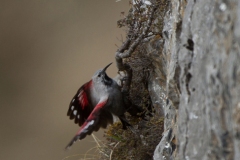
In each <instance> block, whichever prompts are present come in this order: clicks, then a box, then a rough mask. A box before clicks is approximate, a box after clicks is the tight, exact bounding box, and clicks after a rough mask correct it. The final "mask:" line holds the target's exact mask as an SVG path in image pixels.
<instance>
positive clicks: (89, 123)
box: [83, 120, 94, 132]
mask: <svg viewBox="0 0 240 160" xmlns="http://www.w3.org/2000/svg"><path fill="white" fill-rule="evenodd" d="M93 123H94V120H91V121H90V122H88V124H87V125H86V126H85V127H84V128H83V132H87V131H88V130H85V129H87V128H88V127H89V126H90V125H93Z"/></svg>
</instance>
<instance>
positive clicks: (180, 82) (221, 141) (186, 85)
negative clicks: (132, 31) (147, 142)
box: [149, 0, 240, 160]
mask: <svg viewBox="0 0 240 160" xmlns="http://www.w3.org/2000/svg"><path fill="white" fill-rule="evenodd" d="M163 35H164V41H165V42H164V43H165V44H164V48H163V53H162V54H163V57H164V59H165V62H166V63H165V65H163V66H162V67H163V68H165V71H166V72H165V76H166V83H165V84H164V85H163V86H164V87H162V88H164V90H165V92H164V93H165V94H166V96H165V97H166V103H162V106H163V110H164V116H165V125H164V127H165V130H166V132H167V133H168V132H169V130H172V133H171V136H170V138H169V135H167V134H166V132H165V133H164V135H163V138H162V140H161V142H160V143H159V145H158V146H157V147H156V150H155V153H154V159H155V160H157V159H180V160H184V159H186V160H194V159H201V160H202V159H204V160H210V159H211V160H212V159H216V160H218V159H220V160H221V159H229V160H230V159H235V160H239V159H240V1H237V0H231V1H230V0H225V1H222V0H218V1H217V0H213V1H209V0H202V1H195V0H188V1H187V2H186V1H184V0H171V1H170V4H169V10H168V12H167V13H166V17H165V26H164V30H163ZM153 86H154V85H153ZM150 87H151V85H150ZM149 90H151V88H150V89H149ZM165 135H166V136H165ZM167 137H168V138H169V139H168V141H169V142H168V143H169V144H170V145H171V154H170V156H168V157H166V156H164V155H163V153H164V148H166V138H167ZM174 137H175V138H174ZM174 139H176V140H175V141H174V142H171V141H173V140H174ZM173 145H176V147H173ZM168 154H169V153H168Z"/></svg>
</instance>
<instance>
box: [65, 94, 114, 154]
mask: <svg viewBox="0 0 240 160" xmlns="http://www.w3.org/2000/svg"><path fill="white" fill-rule="evenodd" d="M106 103H107V99H105V100H103V101H100V102H99V103H98V104H97V106H96V107H95V108H94V110H93V111H92V113H91V114H90V115H89V117H88V118H87V120H86V121H85V122H84V124H83V125H82V126H81V128H80V129H79V131H78V132H77V134H76V136H74V137H73V139H72V140H71V141H70V143H69V144H68V145H67V147H66V149H69V148H70V147H71V146H72V145H73V143H74V142H76V141H77V140H78V139H79V140H81V139H83V138H85V137H86V136H87V135H90V134H92V132H93V131H98V130H99V128H100V127H103V128H106V126H107V124H109V123H113V117H112V114H111V113H110V112H108V111H106V110H104V109H103V107H104V106H105V104H106Z"/></svg>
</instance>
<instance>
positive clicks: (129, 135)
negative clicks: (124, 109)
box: [100, 116, 164, 160]
mask: <svg viewBox="0 0 240 160" xmlns="http://www.w3.org/2000/svg"><path fill="white" fill-rule="evenodd" d="M128 120H129V121H130V123H131V124H133V126H134V132H133V131H131V130H130V129H127V130H123V129H120V128H121V127H122V126H121V123H120V122H117V123H115V124H114V125H111V126H109V128H108V130H107V131H106V132H105V133H104V136H105V137H106V139H107V142H105V144H104V145H103V147H102V148H101V150H102V151H103V152H102V153H104V154H102V153H101V154H100V159H102V160H105V159H106V160H107V159H109V157H110V156H111V158H112V159H114V160H123V159H126V160H136V159H138V160H149V159H152V156H153V153H154V149H155V147H156V145H157V144H158V143H159V141H160V140H161V137H162V132H163V126H164V125H163V124H164V123H163V122H164V119H163V118H156V117H151V118H150V119H149V121H144V120H141V119H138V118H133V117H131V118H130V116H129V117H128Z"/></svg>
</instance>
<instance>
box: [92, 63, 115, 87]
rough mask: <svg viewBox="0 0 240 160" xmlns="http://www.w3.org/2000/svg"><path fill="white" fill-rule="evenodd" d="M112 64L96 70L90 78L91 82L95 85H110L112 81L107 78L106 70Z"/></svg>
mask: <svg viewBox="0 0 240 160" xmlns="http://www.w3.org/2000/svg"><path fill="white" fill-rule="evenodd" d="M111 64H112V63H110V64H108V65H107V66H106V67H104V68H103V69H100V70H98V71H97V72H96V73H95V74H94V75H93V77H92V80H93V82H94V83H95V84H104V85H111V84H112V79H111V78H110V77H108V75H107V73H106V70H107V68H108V67H109V66H110V65H111Z"/></svg>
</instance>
